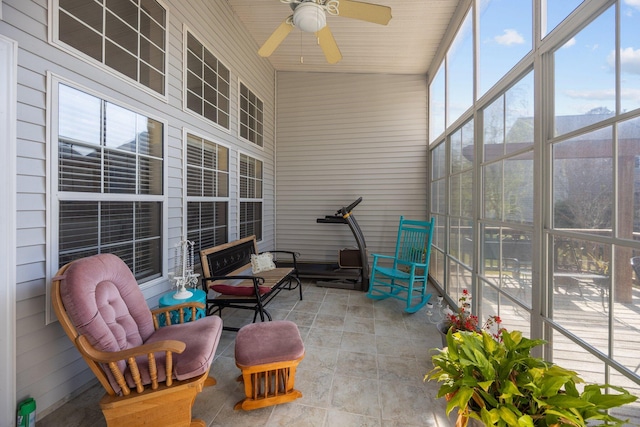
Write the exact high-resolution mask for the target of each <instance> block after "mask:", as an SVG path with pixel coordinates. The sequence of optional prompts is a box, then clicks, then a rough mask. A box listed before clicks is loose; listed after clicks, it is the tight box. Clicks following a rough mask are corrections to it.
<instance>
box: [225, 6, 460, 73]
mask: <svg viewBox="0 0 640 427" xmlns="http://www.w3.org/2000/svg"><path fill="white" fill-rule="evenodd" d="M460 1H461V0H367V2H368V3H375V4H381V5H385V6H389V7H391V14H392V18H391V21H390V22H389V24H388V25H387V26H382V25H377V24H372V23H369V22H364V21H359V20H356V19H349V18H344V17H340V16H331V15H329V14H327V25H329V28H330V29H331V31H332V32H333V35H334V38H335V39H336V42H337V44H338V47H339V48H340V51H341V52H342V57H343V58H342V60H341V61H340V62H339V63H337V64H334V65H331V64H328V63H327V62H326V60H325V58H324V55H323V53H322V50H321V49H320V46H318V45H317V42H316V39H315V37H314V35H313V34H310V33H304V32H302V31H300V30H299V29H297V28H295V29H294V30H293V31H292V32H291V33H290V34H289V35H288V37H287V38H286V39H285V40H284V41H283V42H282V44H281V45H280V46H279V47H278V48H277V49H276V51H275V52H274V53H273V54H272V55H271V56H270V57H269V61H271V64H272V65H273V67H274V68H275V69H276V70H278V71H306V72H336V73H389V74H426V72H427V69H428V68H429V65H430V64H431V61H432V60H433V57H434V55H435V54H436V50H437V49H438V46H439V45H440V42H441V40H442V38H443V36H444V34H445V32H446V30H447V27H448V25H449V22H450V21H451V18H452V17H453V15H454V12H455V10H456V7H457V6H458V3H459V2H460ZM227 2H228V3H229V5H230V6H231V8H232V9H233V11H234V12H235V13H236V15H237V16H238V17H239V19H240V21H242V23H243V24H244V25H245V27H246V29H247V31H248V32H249V33H250V35H251V37H252V38H253V39H254V40H255V41H256V51H257V50H258V48H259V47H260V46H261V45H262V43H264V41H265V40H266V39H267V38H268V37H269V36H270V35H271V33H272V32H273V31H274V30H275V29H276V27H277V26H278V25H280V24H281V23H282V21H284V20H285V19H286V18H287V17H288V16H289V15H291V13H292V10H291V8H290V7H289V5H288V4H286V3H282V2H280V0H227Z"/></svg>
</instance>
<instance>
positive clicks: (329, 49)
mask: <svg viewBox="0 0 640 427" xmlns="http://www.w3.org/2000/svg"><path fill="white" fill-rule="evenodd" d="M316 37H317V38H318V42H319V43H320V48H322V51H323V52H324V56H325V58H327V62H328V63H329V64H335V63H337V62H338V61H340V60H341V59H342V54H341V53H340V49H339V48H338V44H337V43H336V39H334V38H333V34H332V33H331V30H330V29H329V26H328V25H325V26H324V28H322V29H321V30H320V31H317V32H316Z"/></svg>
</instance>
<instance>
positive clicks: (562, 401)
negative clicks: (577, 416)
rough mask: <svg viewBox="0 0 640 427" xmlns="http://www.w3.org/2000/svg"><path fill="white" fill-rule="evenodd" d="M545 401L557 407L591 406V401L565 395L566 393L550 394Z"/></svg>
mask: <svg viewBox="0 0 640 427" xmlns="http://www.w3.org/2000/svg"><path fill="white" fill-rule="evenodd" d="M545 402H546V403H547V404H548V405H553V406H557V407H559V408H586V407H587V406H593V403H590V402H587V401H585V400H582V399H580V398H579V397H573V396H567V395H566V394H558V395H556V396H551V397H549V398H548V399H546V400H545Z"/></svg>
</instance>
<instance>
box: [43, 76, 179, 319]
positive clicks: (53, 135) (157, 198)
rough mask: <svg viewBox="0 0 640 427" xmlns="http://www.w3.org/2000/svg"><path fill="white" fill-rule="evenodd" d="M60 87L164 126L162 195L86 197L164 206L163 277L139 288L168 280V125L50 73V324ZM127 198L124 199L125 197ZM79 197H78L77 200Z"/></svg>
mask: <svg viewBox="0 0 640 427" xmlns="http://www.w3.org/2000/svg"><path fill="white" fill-rule="evenodd" d="M60 84H63V85H67V86H69V87H72V88H74V89H77V90H80V91H83V92H85V93H87V94H89V95H92V96H95V97H97V98H99V99H101V100H103V101H107V102H111V103H113V104H116V105H117V106H119V107H122V108H126V109H128V110H130V111H132V112H135V113H137V114H141V115H144V116H146V117H148V118H151V119H153V120H157V121H158V122H160V123H162V124H163V166H162V174H163V187H162V194H159V195H143V196H141V195H129V194H127V195H110V194H102V195H101V196H100V197H97V196H96V195H95V194H91V195H89V194H87V198H86V200H96V199H99V200H100V201H130V202H136V201H145V202H159V203H161V204H162V212H161V215H162V231H161V233H162V235H161V244H162V251H161V256H162V260H161V262H162V267H161V271H160V276H159V277H156V278H154V279H151V280H148V281H146V282H144V283H142V284H141V285H140V289H141V290H143V291H144V290H145V289H149V288H152V287H153V286H155V285H157V284H159V283H161V282H164V281H166V280H167V271H168V267H167V240H168V239H167V232H166V227H167V224H168V196H167V194H168V159H167V157H168V155H167V148H168V143H167V141H168V127H169V125H168V122H167V121H166V120H164V119H162V118H159V117H157V116H154V115H152V114H149V113H148V112H145V111H141V110H138V109H136V108H134V107H132V106H131V105H128V104H127V103H125V102H122V101H120V100H116V99H113V98H110V97H108V96H106V95H104V94H101V93H99V92H96V91H94V90H91V89H89V88H87V87H84V86H81V85H79V84H77V83H74V82H72V81H70V80H68V79H65V78H63V77H61V76H59V75H56V74H53V73H51V72H47V109H48V111H49V114H48V115H47V128H48V131H47V146H48V147H50V148H49V150H47V196H46V199H47V200H46V206H47V207H48V209H47V215H46V224H47V230H49V232H48V234H47V250H46V253H47V255H48V256H47V257H46V283H47V288H46V323H47V324H49V323H51V322H54V321H56V320H57V319H56V316H55V314H54V312H53V306H52V305H51V287H50V285H49V284H50V283H51V278H52V277H53V276H54V275H55V274H56V272H57V271H58V265H57V264H58V258H59V250H58V245H59V232H60V230H59V223H58V219H59V215H60V212H59V208H60V201H61V199H60V198H59V196H58V194H59V191H58V120H57V119H58V86H59V85H60ZM123 196H124V197H123ZM78 199H79V198H75V200H78Z"/></svg>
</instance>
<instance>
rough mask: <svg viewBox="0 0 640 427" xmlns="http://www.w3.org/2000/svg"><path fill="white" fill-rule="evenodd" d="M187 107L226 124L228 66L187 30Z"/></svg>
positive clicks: (225, 126)
mask: <svg viewBox="0 0 640 427" xmlns="http://www.w3.org/2000/svg"><path fill="white" fill-rule="evenodd" d="M186 51H187V60H186V62H185V63H186V67H187V69H186V84H187V90H186V92H185V96H186V101H185V104H186V106H187V108H188V109H189V110H191V111H193V112H194V113H196V114H199V115H201V116H203V117H206V118H207V119H209V120H211V121H212V122H214V123H217V124H219V125H220V126H222V127H224V128H226V129H228V128H229V69H228V68H227V67H225V66H224V65H222V63H221V62H220V61H218V59H217V58H216V57H215V56H214V55H213V54H212V53H211V52H210V51H209V49H207V48H206V47H205V46H204V45H203V44H202V43H200V41H198V39H196V37H195V36H194V35H193V34H191V33H190V32H187V48H186Z"/></svg>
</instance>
